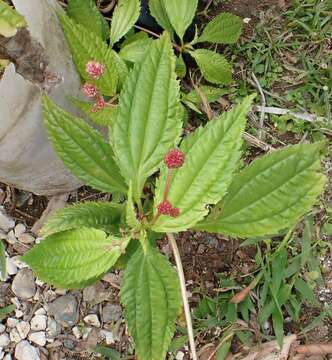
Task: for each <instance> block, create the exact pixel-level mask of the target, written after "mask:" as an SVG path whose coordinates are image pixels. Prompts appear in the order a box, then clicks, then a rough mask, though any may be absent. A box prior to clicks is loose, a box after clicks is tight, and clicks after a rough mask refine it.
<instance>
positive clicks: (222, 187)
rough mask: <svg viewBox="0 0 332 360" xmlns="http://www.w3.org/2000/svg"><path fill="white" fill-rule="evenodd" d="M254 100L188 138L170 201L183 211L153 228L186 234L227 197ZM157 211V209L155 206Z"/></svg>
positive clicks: (162, 177)
mask: <svg viewBox="0 0 332 360" xmlns="http://www.w3.org/2000/svg"><path fill="white" fill-rule="evenodd" d="M252 99H253V97H252V96H251V97H247V98H246V99H245V100H244V101H243V102H242V103H241V104H240V105H237V106H235V107H234V108H233V109H232V110H230V111H228V112H227V113H224V114H223V115H222V116H221V117H219V118H217V119H214V120H212V121H210V122H209V123H208V125H207V126H206V127H205V128H199V129H198V130H196V131H195V132H194V133H192V134H190V135H189V136H187V137H186V138H185V139H184V140H183V142H182V144H181V146H180V149H181V150H182V151H183V152H184V153H185V162H184V165H183V166H182V167H181V168H180V169H177V170H174V173H173V176H172V180H171V186H170V191H169V195H168V200H169V201H170V202H171V204H172V205H173V207H176V208H179V209H180V215H179V216H178V217H177V218H171V217H169V216H160V217H159V219H158V220H157V221H156V223H155V224H154V226H153V230H154V231H157V232H168V231H171V232H175V231H183V230H186V229H188V228H190V227H191V226H193V225H195V224H196V223H197V222H198V221H200V220H202V219H203V218H204V217H205V216H206V215H207V213H208V208H207V206H206V205H207V204H216V203H217V202H218V201H220V199H222V198H223V196H224V195H225V193H226V190H227V188H228V186H229V184H230V183H231V181H232V178H233V173H234V171H235V170H236V168H237V166H238V165H237V162H238V160H239V159H240V156H241V153H240V147H241V144H242V133H243V131H244V128H245V123H246V116H247V113H248V112H249V110H250V107H251V102H252ZM165 186H166V169H165V166H163V168H162V170H161V173H160V181H159V182H158V185H157V189H156V199H155V205H157V204H159V203H160V202H161V201H162V199H163V196H164V191H165ZM155 208H156V206H155Z"/></svg>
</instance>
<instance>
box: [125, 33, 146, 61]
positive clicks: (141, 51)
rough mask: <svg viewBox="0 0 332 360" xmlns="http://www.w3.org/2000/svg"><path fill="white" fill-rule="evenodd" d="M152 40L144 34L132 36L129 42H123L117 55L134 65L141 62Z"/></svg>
mask: <svg viewBox="0 0 332 360" xmlns="http://www.w3.org/2000/svg"><path fill="white" fill-rule="evenodd" d="M152 42H153V40H152V39H151V38H150V37H149V36H148V35H147V34H146V33H144V32H138V33H136V34H134V35H133V36H132V37H131V39H130V41H125V42H124V44H123V46H122V47H121V50H120V53H119V55H120V56H121V58H122V59H124V60H127V61H130V62H133V63H136V62H139V61H141V60H142V59H143V58H144V56H145V54H146V52H147V51H149V48H150V46H151V44H152Z"/></svg>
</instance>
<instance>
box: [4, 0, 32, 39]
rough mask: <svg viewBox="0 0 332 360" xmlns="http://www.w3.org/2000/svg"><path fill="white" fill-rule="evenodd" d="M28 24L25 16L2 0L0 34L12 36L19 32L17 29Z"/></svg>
mask: <svg viewBox="0 0 332 360" xmlns="http://www.w3.org/2000/svg"><path fill="white" fill-rule="evenodd" d="M26 26H27V23H26V21H25V19H24V17H23V16H22V15H20V14H19V13H18V12H17V11H16V10H15V9H13V8H12V7H11V6H9V5H8V4H7V3H5V2H4V1H3V0H0V35H2V36H5V37H12V36H14V35H15V34H16V33H17V29H19V28H22V27H26Z"/></svg>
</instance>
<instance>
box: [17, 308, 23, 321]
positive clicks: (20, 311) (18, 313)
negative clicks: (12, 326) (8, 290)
mask: <svg viewBox="0 0 332 360" xmlns="http://www.w3.org/2000/svg"><path fill="white" fill-rule="evenodd" d="M23 315H24V312H23V311H22V310H15V317H16V318H18V319H20V318H21V317H22V316H23Z"/></svg>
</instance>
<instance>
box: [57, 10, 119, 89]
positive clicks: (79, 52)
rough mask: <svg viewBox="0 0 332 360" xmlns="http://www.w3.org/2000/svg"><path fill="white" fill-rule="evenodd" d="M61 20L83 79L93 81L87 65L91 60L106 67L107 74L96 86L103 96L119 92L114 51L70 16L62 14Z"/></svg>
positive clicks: (96, 82) (96, 81) (105, 73)
mask: <svg viewBox="0 0 332 360" xmlns="http://www.w3.org/2000/svg"><path fill="white" fill-rule="evenodd" d="M59 19H60V22H61V25H62V28H63V31H64V33H65V36H66V39H67V41H68V44H69V47H70V49H71V52H72V56H73V59H74V62H75V65H76V67H77V70H78V72H79V73H80V75H81V77H82V78H83V79H84V80H85V81H87V82H89V81H91V78H90V76H89V74H87V72H86V64H87V63H88V62H89V61H91V60H94V61H98V62H99V63H101V64H103V65H105V72H104V73H103V75H102V76H101V77H100V79H98V80H95V84H96V86H97V88H98V90H100V91H101V93H102V94H104V95H109V96H112V95H114V94H115V93H116V90H117V84H118V73H117V64H116V60H115V58H114V53H113V50H111V49H109V48H108V47H107V44H106V43H105V42H104V41H103V40H102V39H101V38H100V36H98V35H96V34H95V33H94V32H93V31H89V30H88V29H86V28H85V27H84V26H82V25H80V24H77V23H75V21H74V20H72V19H70V18H69V17H68V16H66V15H63V14H61V15H59Z"/></svg>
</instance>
